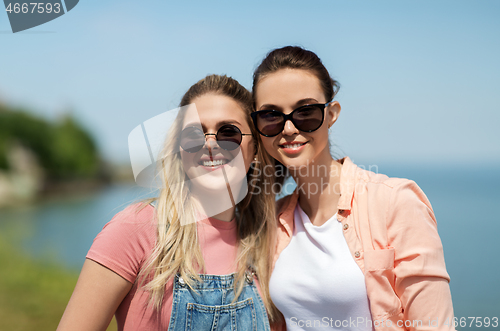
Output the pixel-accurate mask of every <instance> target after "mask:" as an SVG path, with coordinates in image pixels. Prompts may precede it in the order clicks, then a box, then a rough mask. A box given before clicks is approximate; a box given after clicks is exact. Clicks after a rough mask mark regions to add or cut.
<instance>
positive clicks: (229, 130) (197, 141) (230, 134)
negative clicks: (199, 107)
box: [179, 124, 252, 153]
mask: <svg viewBox="0 0 500 331" xmlns="http://www.w3.org/2000/svg"><path fill="white" fill-rule="evenodd" d="M251 135H252V134H251V133H241V131H240V129H238V127H237V126H235V125H232V124H225V125H223V126H221V127H220V128H219V130H217V133H204V132H203V130H201V129H200V128H198V127H195V126H188V127H187V128H185V129H184V130H182V131H181V135H180V141H179V144H180V146H181V148H182V149H183V150H185V151H186V152H188V153H196V152H198V151H199V150H200V149H202V148H203V146H204V145H205V139H206V136H215V139H216V140H217V144H218V145H219V147H220V148H222V149H224V150H226V151H232V150H235V149H236V148H238V147H239V146H240V144H241V140H242V139H243V136H251Z"/></svg>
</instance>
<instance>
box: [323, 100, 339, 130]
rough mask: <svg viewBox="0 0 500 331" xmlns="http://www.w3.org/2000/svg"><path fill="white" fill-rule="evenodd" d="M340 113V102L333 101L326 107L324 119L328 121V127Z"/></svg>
mask: <svg viewBox="0 0 500 331" xmlns="http://www.w3.org/2000/svg"><path fill="white" fill-rule="evenodd" d="M339 114H340V103H338V101H333V102H332V103H331V104H329V105H328V106H327V107H326V120H327V123H328V128H330V127H331V126H332V125H333V123H335V122H336V121H337V119H338V118H339Z"/></svg>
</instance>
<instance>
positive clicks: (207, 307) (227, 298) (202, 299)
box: [168, 273, 270, 331]
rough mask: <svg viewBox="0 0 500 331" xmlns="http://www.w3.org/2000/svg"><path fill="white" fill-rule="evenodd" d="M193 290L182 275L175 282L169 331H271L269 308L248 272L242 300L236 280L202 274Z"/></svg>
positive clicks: (223, 276) (229, 277) (229, 276)
mask: <svg viewBox="0 0 500 331" xmlns="http://www.w3.org/2000/svg"><path fill="white" fill-rule="evenodd" d="M200 277H201V279H202V281H203V282H201V283H199V282H197V281H195V284H194V285H193V288H194V289H195V290H196V291H193V290H191V289H190V288H189V286H188V285H187V284H186V282H185V281H184V280H183V279H182V278H181V277H180V276H179V275H177V276H175V279H174V293H173V303H172V315H171V317H170V323H169V328H168V331H191V330H193V331H200V330H201V331H204V330H211V331H241V330H245V331H246V330H251V331H266V330H270V327H269V320H268V317H267V313H266V309H265V307H264V304H263V302H262V300H261V298H260V296H259V293H258V291H257V288H256V287H255V284H254V282H253V275H251V274H249V273H247V277H246V282H245V285H244V287H243V291H242V292H241V294H240V296H239V298H238V300H237V301H235V302H234V303H231V302H232V301H233V298H234V288H233V286H234V277H235V274H230V275H222V276H218V275H200Z"/></svg>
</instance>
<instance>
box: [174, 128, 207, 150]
mask: <svg viewBox="0 0 500 331" xmlns="http://www.w3.org/2000/svg"><path fill="white" fill-rule="evenodd" d="M203 145H205V134H204V133H203V131H202V130H200V129H198V128H195V127H188V128H185V129H184V130H182V132H181V137H180V146H181V147H182V149H183V150H185V151H186V152H188V153H196V152H198V151H199V150H200V149H201V148H202V147H203Z"/></svg>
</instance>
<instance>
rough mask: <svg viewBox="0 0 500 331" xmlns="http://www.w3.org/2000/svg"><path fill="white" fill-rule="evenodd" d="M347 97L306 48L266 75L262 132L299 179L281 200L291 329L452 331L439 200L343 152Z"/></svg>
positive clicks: (278, 57)
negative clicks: (340, 139) (339, 148)
mask: <svg viewBox="0 0 500 331" xmlns="http://www.w3.org/2000/svg"><path fill="white" fill-rule="evenodd" d="M337 90H338V83H337V82H336V81H335V80H333V79H332V78H331V77H330V74H329V73H328V71H327V70H326V68H325V67H324V66H323V64H322V63H321V61H320V59H319V58H318V57H317V56H316V54H314V53H313V52H310V51H308V50H305V49H303V48H300V47H284V48H281V49H275V50H273V51H271V52H270V53H269V54H268V55H267V57H266V58H265V59H264V60H263V61H262V63H261V64H260V65H259V66H258V68H257V69H256V71H255V73H254V80H253V97H254V106H255V112H253V113H252V118H253V121H254V125H255V127H256V129H257V131H258V132H259V134H260V135H261V138H262V144H263V146H264V148H265V150H266V151H267V152H268V153H269V154H270V155H271V156H272V157H273V158H274V159H275V161H276V167H278V171H276V173H277V174H280V173H283V172H282V171H279V170H280V167H283V166H284V167H286V169H287V170H288V172H289V174H290V175H291V177H293V179H294V180H295V182H296V183H297V189H296V190H295V192H294V193H293V194H291V195H289V196H287V197H285V198H283V199H282V200H280V201H279V202H278V208H279V213H278V221H279V228H278V240H277V244H276V248H275V258H274V264H273V265H274V270H273V273H272V277H271V281H270V293H271V297H272V299H273V301H274V303H275V304H276V306H277V307H278V309H279V310H280V311H281V312H282V313H283V315H284V317H285V321H286V325H287V328H288V330H303V329H318V328H327V327H330V328H332V329H337V330H340V329H341V330H373V328H374V329H376V330H429V329H433V330H434V329H436V330H452V329H454V328H453V308H452V301H451V295H450V289H449V285H448V282H449V276H448V273H447V272H446V267H445V263H444V256H443V247H442V244H441V240H440V238H439V235H438V232H437V226H436V220H435V218H434V213H433V211H432V208H431V204H430V203H429V201H428V200H427V198H426V196H425V195H424V193H423V192H422V190H421V189H420V188H419V187H418V186H417V184H415V182H413V181H410V180H407V179H398V178H389V177H387V176H385V175H382V174H375V173H373V172H369V171H365V170H362V169H361V168H359V167H357V166H356V165H355V164H353V162H351V160H350V159H349V158H348V157H346V158H343V159H341V160H335V159H334V158H333V157H332V156H331V154H330V145H329V139H328V138H329V129H330V128H331V127H332V126H333V125H334V123H335V122H336V121H337V119H338V117H339V114H340V109H341V108H340V105H339V103H338V102H337V101H335V100H334V97H335V94H336V93H337ZM359 120H360V121H361V120H362V118H360V119H359ZM367 139H369V137H367ZM283 179H284V178H283V177H281V178H278V180H279V181H281V183H282V182H283Z"/></svg>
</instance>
